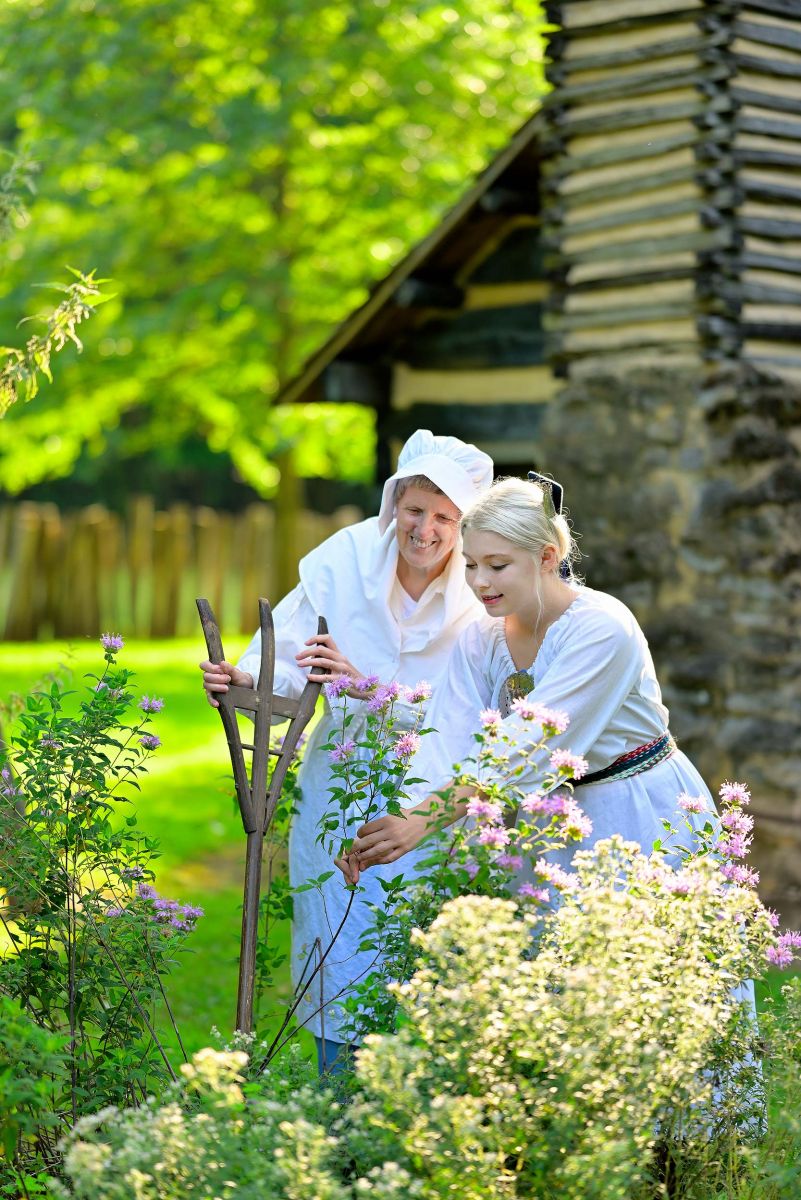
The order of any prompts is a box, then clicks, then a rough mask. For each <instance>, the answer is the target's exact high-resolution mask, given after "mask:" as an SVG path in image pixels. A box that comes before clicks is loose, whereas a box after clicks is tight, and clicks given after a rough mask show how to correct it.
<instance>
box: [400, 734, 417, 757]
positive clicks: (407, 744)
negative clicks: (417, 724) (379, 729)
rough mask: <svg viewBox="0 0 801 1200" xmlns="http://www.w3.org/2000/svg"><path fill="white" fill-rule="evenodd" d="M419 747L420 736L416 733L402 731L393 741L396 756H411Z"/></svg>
mask: <svg viewBox="0 0 801 1200" xmlns="http://www.w3.org/2000/svg"><path fill="white" fill-rule="evenodd" d="M419 749H420V737H419V735H418V734H416V733H411V732H410V733H402V734H401V735H400V737H399V738H398V740H397V742H396V743H395V753H396V755H397V756H398V758H411V757H412V755H413V754H416V753H417V751H418V750H419Z"/></svg>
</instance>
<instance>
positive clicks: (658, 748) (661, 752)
mask: <svg viewBox="0 0 801 1200" xmlns="http://www.w3.org/2000/svg"><path fill="white" fill-rule="evenodd" d="M675 749H676V742H675V741H674V739H673V735H672V734H670V733H663V734H662V735H661V736H660V737H658V738H654V740H653V741H652V742H648V743H647V745H645V746H638V747H637V749H636V750H630V751H629V753H628V754H621V756H620V758H616V759H615V761H614V762H613V763H610V764H609V766H608V767H603V768H602V769H601V770H600V771H593V772H592V773H591V774H590V775H583V776H582V777H581V779H576V780H574V782H573V787H581V786H582V784H585V783H600V782H601V781H602V780H609V779H628V778H629V776H630V775H639V774H640V772H641V771H650V769H651V767H655V766H656V764H657V763H660V762H662V760H663V759H665V758H669V757H670V755H671V754H672V753H673V751H674V750H675Z"/></svg>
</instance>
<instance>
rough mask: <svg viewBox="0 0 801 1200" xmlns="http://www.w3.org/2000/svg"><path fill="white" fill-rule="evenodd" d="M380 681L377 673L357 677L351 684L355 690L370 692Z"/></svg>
mask: <svg viewBox="0 0 801 1200" xmlns="http://www.w3.org/2000/svg"><path fill="white" fill-rule="evenodd" d="M380 682H381V681H380V679H379V678H378V676H377V675H365V676H364V678H363V679H357V680H356V682H355V683H354V685H353V686H354V689H355V690H356V691H357V692H371V691H372V690H373V688H374V687H375V686H376V684H377V683H380Z"/></svg>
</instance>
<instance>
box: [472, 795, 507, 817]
mask: <svg viewBox="0 0 801 1200" xmlns="http://www.w3.org/2000/svg"><path fill="white" fill-rule="evenodd" d="M502 814H503V807H502V806H501V805H500V804H499V803H498V802H497V800H482V799H481V797H480V796H471V797H470V799H469V800H468V801H467V815H468V817H479V818H484V819H485V820H487V821H500V819H501V816H502Z"/></svg>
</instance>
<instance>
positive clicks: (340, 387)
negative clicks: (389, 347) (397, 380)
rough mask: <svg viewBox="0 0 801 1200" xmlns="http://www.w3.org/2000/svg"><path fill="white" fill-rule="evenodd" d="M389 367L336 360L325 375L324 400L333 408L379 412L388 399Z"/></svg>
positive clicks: (330, 364)
mask: <svg viewBox="0 0 801 1200" xmlns="http://www.w3.org/2000/svg"><path fill="white" fill-rule="evenodd" d="M390 383H391V380H390V372H389V369H388V368H387V367H383V366H376V365H373V364H368V363H358V362H348V361H347V360H345V359H335V360H334V361H333V362H332V363H329V365H328V366H327V367H326V369H325V371H324V372H323V397H322V398H323V400H326V401H328V402H329V403H333V404H366V405H369V406H371V407H373V408H377V407H379V406H380V405H382V404H384V403H385V402H386V400H387V398H388V396H389V390H390Z"/></svg>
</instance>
